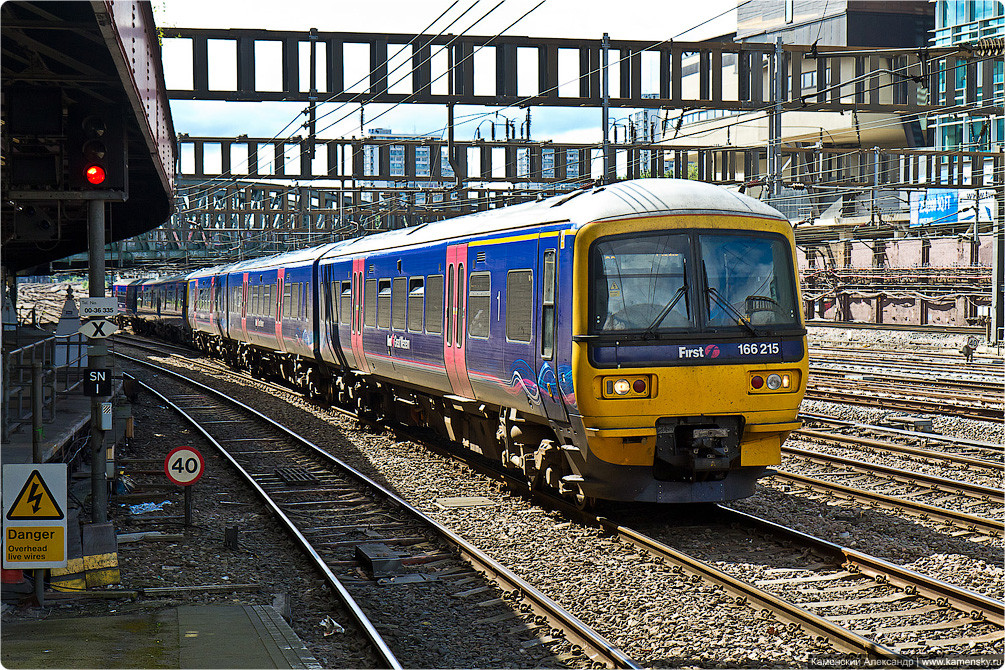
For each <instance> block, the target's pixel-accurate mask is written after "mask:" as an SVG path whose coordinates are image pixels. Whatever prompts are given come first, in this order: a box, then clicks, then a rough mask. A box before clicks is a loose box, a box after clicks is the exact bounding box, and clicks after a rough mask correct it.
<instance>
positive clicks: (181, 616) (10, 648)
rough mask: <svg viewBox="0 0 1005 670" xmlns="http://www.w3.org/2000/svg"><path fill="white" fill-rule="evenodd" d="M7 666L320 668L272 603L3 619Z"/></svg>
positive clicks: (0, 649)
mask: <svg viewBox="0 0 1005 670" xmlns="http://www.w3.org/2000/svg"><path fill="white" fill-rule="evenodd" d="M0 637H2V639H0V642H2V644H0V661H2V663H3V667H5V668H311V669H313V668H320V667H321V665H320V664H319V663H318V661H317V660H316V659H315V658H314V656H312V655H311V653H310V652H309V651H308V649H307V647H306V646H305V645H304V643H303V642H302V641H301V640H300V638H299V637H298V636H297V634H296V633H295V632H294V631H293V629H292V628H290V626H289V624H287V623H286V621H285V620H283V618H282V617H281V616H280V615H279V613H278V612H277V611H276V610H275V608H273V607H271V606H269V605H233V606H216V605H206V606H187V607H171V608H167V609H163V610H159V611H157V612H152V613H135V614H123V615H121V616H99V617H85V618H79V617H78V618H67V619H46V620H43V621H31V622H10V623H7V622H5V623H4V624H3V629H2V636H0Z"/></svg>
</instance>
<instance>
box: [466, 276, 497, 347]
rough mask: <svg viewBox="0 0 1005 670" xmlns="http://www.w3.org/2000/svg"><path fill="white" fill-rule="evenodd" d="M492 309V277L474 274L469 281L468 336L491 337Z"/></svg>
mask: <svg viewBox="0 0 1005 670" xmlns="http://www.w3.org/2000/svg"><path fill="white" fill-rule="evenodd" d="M491 307H492V275H491V274H490V273H488V272H472V273H471V277H470V278H469V279H468V335H470V336H471V337H483V338H487V337H488V336H489V317H490V315H491Z"/></svg>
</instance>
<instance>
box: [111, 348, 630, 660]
mask: <svg viewBox="0 0 1005 670" xmlns="http://www.w3.org/2000/svg"><path fill="white" fill-rule="evenodd" d="M131 346H132V345H131ZM117 355H118V356H119V357H121V358H122V359H123V360H127V361H129V362H131V363H133V364H137V365H143V366H146V367H148V368H150V369H153V370H156V371H157V373H158V375H161V376H162V378H163V377H169V378H170V379H171V380H172V382H173V383H175V384H180V385H183V388H182V389H181V390H183V391H186V390H187V391H188V392H179V391H178V389H175V390H174V391H173V392H172V391H170V390H167V391H165V392H161V391H157V390H155V389H151V392H153V393H155V394H156V395H158V397H160V398H161V399H162V401H163V402H165V403H166V404H168V405H169V406H170V407H172V409H174V410H175V411H177V412H179V413H180V414H181V415H182V416H183V417H184V418H185V419H186V420H187V421H188V422H190V423H191V424H192V425H193V426H195V427H196V429H197V430H198V431H199V432H200V433H201V434H202V435H203V436H204V437H205V438H206V439H208V440H209V441H210V442H211V443H213V445H214V446H215V447H216V448H217V449H218V450H219V451H220V453H221V454H223V455H224V456H225V458H226V459H227V460H228V461H229V462H230V463H231V464H232V465H233V466H234V467H235V468H236V469H237V470H238V471H239V472H240V473H241V474H242V476H243V477H244V478H245V479H246V480H247V482H248V483H249V485H250V486H251V487H252V488H253V489H254V490H255V491H256V493H257V494H258V495H259V497H260V498H261V499H262V500H263V503H264V504H265V505H266V506H267V507H268V508H269V509H270V510H271V511H272V513H273V514H274V515H275V516H276V517H277V518H278V519H279V520H280V522H281V523H283V524H284V525H285V526H286V528H287V530H288V532H289V533H290V535H291V536H292V537H293V538H294V539H295V541H296V542H297V543H298V544H299V545H300V547H301V548H302V550H303V551H304V552H306V553H307V554H308V555H309V556H311V557H312V558H313V559H314V561H315V564H316V565H317V567H318V570H319V571H320V572H321V573H322V574H324V576H325V579H326V582H327V583H328V584H329V586H330V587H331V588H332V589H333V590H335V592H336V593H337V594H338V595H339V597H340V599H341V600H342V601H343V602H344V603H345V604H346V607H347V608H348V609H350V610H351V611H352V612H354V615H355V617H356V622H357V626H358V628H359V629H360V630H361V631H362V633H363V634H364V636H365V637H366V638H367V639H368V641H369V643H370V644H372V645H374V647H375V648H376V649H378V650H379V651H380V652H381V657H382V658H384V659H385V660H386V664H387V667H401V664H400V663H399V662H398V660H397V659H398V658H399V657H401V655H402V653H403V652H404V653H406V654H412V655H413V658H412V659H411V660H412V662H411V663H409V665H411V666H418V667H435V666H436V665H437V658H436V657H435V656H431V657H427V658H419V659H415V658H414V653H415V652H414V650H402V649H400V648H398V649H393V648H392V646H393V645H392V644H389V643H388V642H386V641H385V637H386V636H385V635H384V634H383V633H381V631H380V630H379V628H380V625H379V624H375V623H373V622H372V621H371V619H370V618H368V615H367V613H366V612H371V613H372V612H382V611H386V610H387V608H388V607H392V608H393V607H394V601H395V598H394V595H395V593H396V592H395V590H394V589H388V588H381V587H384V586H389V585H395V586H397V585H407V584H409V583H413V582H421V583H423V585H424V586H425V587H426V588H425V590H424V592H429V597H428V598H424V599H423V600H422V607H423V608H426V609H427V610H434V609H445V610H446V611H447V612H448V613H449V614H454V613H456V612H457V609H456V603H457V602H458V600H459V599H461V600H463V601H468V602H471V605H470V607H469V608H467V609H468V610H470V611H469V612H467V613H466V614H467V616H468V617H469V619H470V624H469V625H471V626H474V627H478V628H479V630H480V631H494V633H493V634H494V635H495V637H496V639H495V640H494V644H497V645H498V646H499V647H500V648H501V649H505V648H513V647H514V646H515V647H516V648H520V647H521V645H528V644H566V645H568V647H569V649H570V651H571V654H573V655H577V654H578V655H582V657H583V663H585V665H587V666H589V665H602V666H605V667H622V668H637V667H641V666H639V665H638V664H636V663H635V662H634V661H632V660H631V659H630V658H628V657H627V656H626V655H625V654H623V653H622V652H621V651H620V650H618V649H617V648H616V647H614V646H613V645H611V644H610V643H609V642H607V640H605V639H604V638H603V637H602V636H600V635H599V634H597V633H596V632H595V631H593V630H592V629H591V628H589V627H588V626H586V625H585V624H583V623H582V622H581V621H579V620H578V619H577V618H576V617H574V616H572V615H571V614H570V613H569V612H568V611H566V610H564V609H563V608H561V607H559V606H558V605H557V604H556V603H554V602H553V601H552V600H551V599H549V598H548V597H547V596H546V595H544V594H543V593H541V592H539V591H538V590H537V589H535V588H534V587H533V586H532V585H530V584H528V583H527V582H525V581H524V580H522V579H520V578H519V577H518V576H516V575H515V574H513V573H512V572H511V571H510V570H508V569H507V568H506V567H505V566H503V565H502V564H500V563H498V562H497V561H494V560H493V559H492V558H491V557H489V556H488V555H486V554H484V553H483V552H482V551H480V550H479V549H478V548H477V547H475V546H473V545H471V544H470V543H468V542H466V541H465V540H464V539H463V538H461V537H459V536H457V535H456V534H455V533H453V532H452V531H451V530H450V529H449V528H446V527H445V526H443V525H441V524H438V523H436V522H435V521H434V520H432V519H431V518H429V517H428V516H426V515H425V514H423V513H422V512H421V511H419V510H418V509H416V508H414V507H412V506H411V505H409V504H408V503H407V502H405V501H404V500H403V499H401V498H400V497H398V496H397V495H395V494H394V493H392V492H391V491H389V490H388V489H386V488H384V487H382V486H380V485H379V484H377V483H376V482H374V481H373V480H371V479H369V478H368V477H366V476H365V475H363V474H362V473H360V472H359V471H357V470H355V469H353V468H352V467H350V466H349V465H348V464H346V463H345V462H343V461H341V460H339V459H337V458H335V457H333V456H331V455H330V454H328V453H327V452H325V451H324V450H322V449H321V448H319V447H317V446H316V445H314V444H313V443H311V442H310V441H309V440H306V439H305V438H303V437H301V436H299V435H297V434H296V433H294V432H293V431H291V430H289V429H288V428H285V427H284V426H282V425H280V424H278V423H277V422H275V421H273V420H272V419H269V418H268V417H266V416H265V415H263V414H261V413H259V412H257V411H256V410H254V409H253V408H251V407H249V406H247V405H244V404H242V403H240V402H238V401H236V400H233V399H230V398H228V397H227V396H226V395H225V394H222V393H220V392H218V391H215V390H214V389H212V388H210V387H208V386H206V385H204V384H201V383H199V382H197V381H195V380H192V379H189V378H187V377H185V376H184V375H181V374H180V373H178V372H176V371H174V370H171V369H169V368H165V367H163V366H158V365H155V364H153V363H150V362H147V361H143V360H141V359H137V358H133V357H129V356H125V355H123V354H121V353H120V354H117ZM148 388H149V386H148ZM263 445H264V446H265V448H262V447H263ZM360 563H362V564H364V565H367V564H368V565H369V567H370V570H371V574H370V577H369V578H361V577H360V576H359V574H358V573H357V572H356V567H357V566H358V565H359V564H360ZM336 573H338V574H336ZM402 588H407V586H402ZM413 595H414V593H413ZM403 607H404V606H403ZM403 611H405V610H403ZM419 618H421V617H419ZM399 624H400V625H399V626H398V627H397V628H396V630H395V635H396V638H395V639H401V637H402V631H401V630H400V628H401V627H404V626H408V625H412V626H416V627H418V628H417V629H416V630H415V631H414V632H415V636H413V639H414V638H415V637H416V636H419V637H422V636H424V637H425V638H427V639H428V638H430V637H435V633H434V632H432V631H429V630H428V629H424V628H422V627H421V622H420V621H418V620H416V621H399ZM517 629H519V630H517ZM434 647H435V645H434ZM580 665H582V664H580Z"/></svg>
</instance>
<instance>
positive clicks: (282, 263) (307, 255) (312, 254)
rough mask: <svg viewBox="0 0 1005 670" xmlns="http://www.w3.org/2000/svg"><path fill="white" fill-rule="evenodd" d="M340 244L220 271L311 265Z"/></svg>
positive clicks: (291, 252)
mask: <svg viewBox="0 0 1005 670" xmlns="http://www.w3.org/2000/svg"><path fill="white" fill-rule="evenodd" d="M340 244H345V243H344V242H328V243H326V244H321V245H318V246H316V247H308V248H306V249H297V250H295V251H287V252H285V253H281V254H276V255H274V256H262V257H260V258H253V259H251V260H247V261H241V262H239V263H234V264H233V265H228V266H224V267H223V268H221V269H222V270H223V272H225V273H226V274H232V273H235V272H251V271H255V270H268V269H271V268H277V267H289V266H291V265H300V264H303V263H313V262H314V261H315V260H317V259H318V258H319V257H320V256H321V255H323V254H325V253H327V252H328V251H329V250H330V249H331V248H332V247H336V246H338V245H340Z"/></svg>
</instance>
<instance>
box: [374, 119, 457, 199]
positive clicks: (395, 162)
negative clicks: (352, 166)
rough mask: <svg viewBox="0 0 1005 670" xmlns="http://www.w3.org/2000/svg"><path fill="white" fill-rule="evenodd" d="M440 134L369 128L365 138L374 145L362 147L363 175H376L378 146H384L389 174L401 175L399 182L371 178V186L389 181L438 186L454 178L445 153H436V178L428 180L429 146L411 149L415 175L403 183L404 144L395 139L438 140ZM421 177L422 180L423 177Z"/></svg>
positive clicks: (400, 183)
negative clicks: (388, 160) (388, 164)
mask: <svg viewBox="0 0 1005 670" xmlns="http://www.w3.org/2000/svg"><path fill="white" fill-rule="evenodd" d="M439 137H440V135H439V134H438V133H436V134H433V133H430V134H427V135H408V134H404V133H395V132H394V131H393V130H391V129H390V128H371V129H369V130H368V131H367V134H366V138H365V140H367V141H372V142H374V144H366V145H364V146H363V174H364V175H374V176H378V175H380V146H381V145H385V146H388V153H389V159H390V170H391V176H392V177H399V176H400V177H401V181H398V180H394V181H393V182H389V181H387V180H372V183H373V184H374V185H375V186H390V185H391V184H397V185H399V186H402V185H407V186H410V187H416V186H440V185H441V184H442V183H443V182H446V181H452V180H453V177H454V170H453V168H451V167H450V162H449V161H448V160H447V154H446V152H443V153H441V155H440V177H439V178H438V179H437V180H436V181H431V180H430V178H431V175H430V169H429V166H430V162H429V155H430V149H429V147H417V148H416V150H415V177H414V178H413V181H410V182H406V179H405V145H404V144H395V143H394V142H395V140H428V139H434V138H435V139H439ZM423 177H425V179H423Z"/></svg>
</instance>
